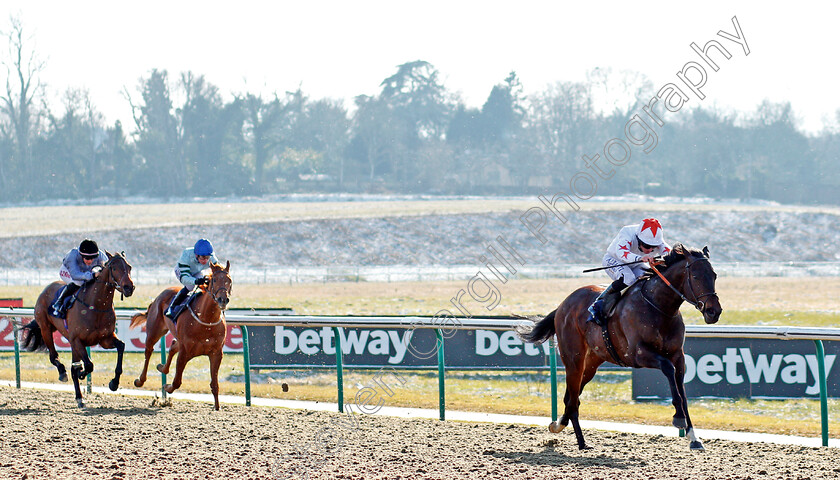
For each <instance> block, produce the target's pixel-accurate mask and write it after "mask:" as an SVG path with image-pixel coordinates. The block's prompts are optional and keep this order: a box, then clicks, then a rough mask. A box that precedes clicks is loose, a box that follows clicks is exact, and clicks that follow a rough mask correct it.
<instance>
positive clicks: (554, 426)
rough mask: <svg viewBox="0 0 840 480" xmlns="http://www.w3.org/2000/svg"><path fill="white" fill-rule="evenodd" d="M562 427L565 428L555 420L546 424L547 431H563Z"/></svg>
mask: <svg viewBox="0 0 840 480" xmlns="http://www.w3.org/2000/svg"><path fill="white" fill-rule="evenodd" d="M564 428H566V426H565V425H563V424H560V423H557V422H551V423H549V424H548V431H549V432H551V433H560V432H562V431H563V429H564Z"/></svg>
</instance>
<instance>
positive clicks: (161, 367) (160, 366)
mask: <svg viewBox="0 0 840 480" xmlns="http://www.w3.org/2000/svg"><path fill="white" fill-rule="evenodd" d="M156 368H157V371H158V372H160V373H163V374H167V373H169V370H164V368H163V364H162V363H158V365H157V367H156Z"/></svg>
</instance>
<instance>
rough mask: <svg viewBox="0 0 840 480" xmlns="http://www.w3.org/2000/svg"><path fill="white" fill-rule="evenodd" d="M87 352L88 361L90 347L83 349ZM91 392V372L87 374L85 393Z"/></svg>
mask: <svg viewBox="0 0 840 480" xmlns="http://www.w3.org/2000/svg"><path fill="white" fill-rule="evenodd" d="M85 349H86V350H87V356H88V360H90V347H85ZM91 392H93V372H90V373H88V376H87V393H88V394H90V393H91Z"/></svg>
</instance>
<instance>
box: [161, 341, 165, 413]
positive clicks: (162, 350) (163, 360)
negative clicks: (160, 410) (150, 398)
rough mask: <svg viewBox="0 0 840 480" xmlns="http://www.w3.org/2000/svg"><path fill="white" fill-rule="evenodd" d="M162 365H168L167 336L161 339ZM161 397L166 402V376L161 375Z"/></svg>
mask: <svg viewBox="0 0 840 480" xmlns="http://www.w3.org/2000/svg"><path fill="white" fill-rule="evenodd" d="M160 364H161V365H166V335H164V336H162V337H160ZM160 397H161V399H162V400H166V374H165V373H161V374H160Z"/></svg>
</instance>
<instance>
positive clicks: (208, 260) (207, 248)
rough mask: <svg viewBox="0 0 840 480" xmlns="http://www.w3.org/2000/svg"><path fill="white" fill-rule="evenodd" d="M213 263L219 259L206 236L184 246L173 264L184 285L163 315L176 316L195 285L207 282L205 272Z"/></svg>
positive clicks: (173, 317)
mask: <svg viewBox="0 0 840 480" xmlns="http://www.w3.org/2000/svg"><path fill="white" fill-rule="evenodd" d="M214 263H219V259H218V258H216V255H215V254H214V253H213V244H212V243H210V240H207V239H206V238H202V239H200V240H199V241H197V242H195V245H194V246H192V247H189V248H185V249H184V251H183V252H181V257H180V258H179V259H178V264H177V265H176V266H175V277H177V278H178V281H179V282H181V284H182V285H184V288H182V289H181V290H180V291H179V292H178V294H177V295H175V298H173V299H172V303H170V304H169V308H167V309H166V313H164V315H166V316H167V317H169V318H171V319H173V320H175V319H176V318H177V316H178V314H179V313H180V310H181V309H180V308H179V307H180V306H181V303H183V302H184V300H186V299H187V296H188V295H189V293H190V292H191V291H193V289H195V287H196V285H206V284H207V281H208V280H207V278H206V277H207V272H208V270H210V265H211V264H214ZM173 315H174V316H173Z"/></svg>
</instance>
